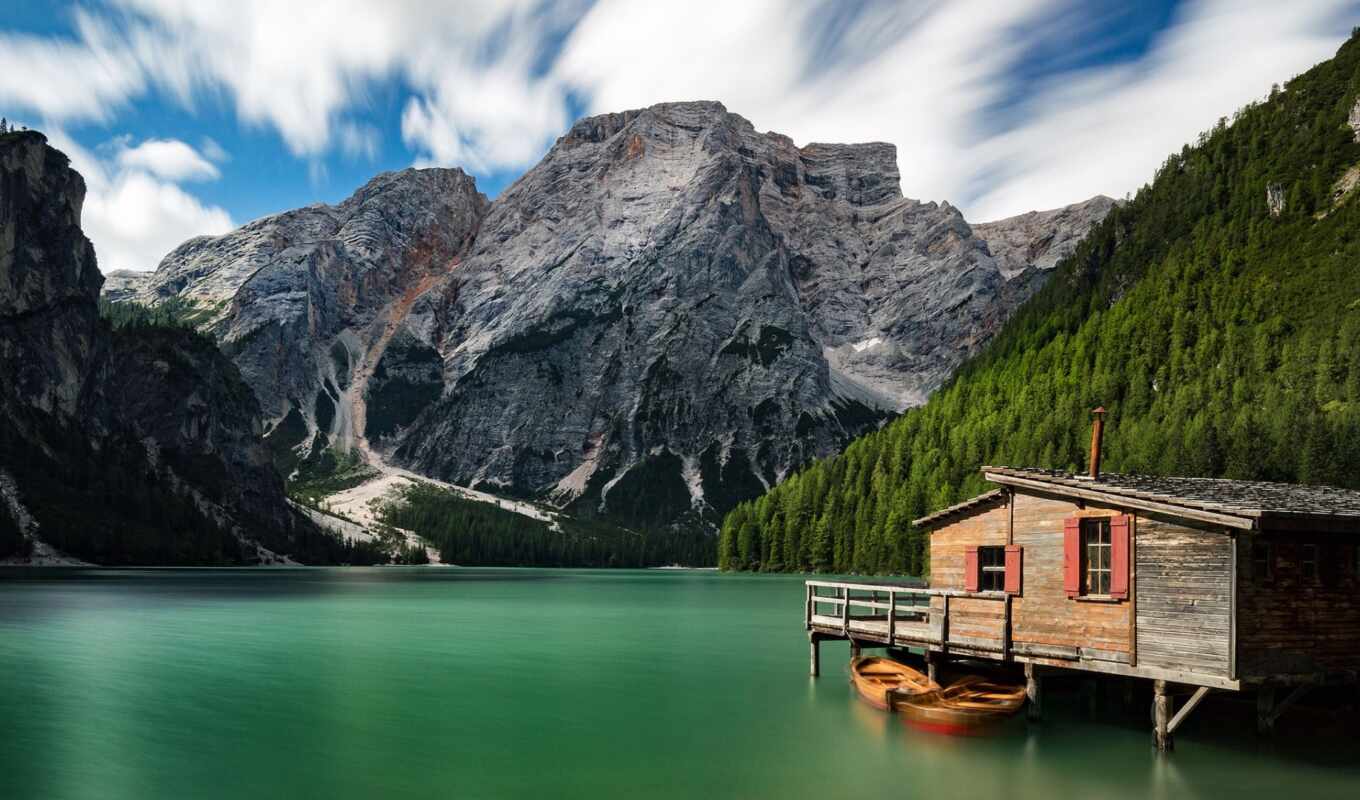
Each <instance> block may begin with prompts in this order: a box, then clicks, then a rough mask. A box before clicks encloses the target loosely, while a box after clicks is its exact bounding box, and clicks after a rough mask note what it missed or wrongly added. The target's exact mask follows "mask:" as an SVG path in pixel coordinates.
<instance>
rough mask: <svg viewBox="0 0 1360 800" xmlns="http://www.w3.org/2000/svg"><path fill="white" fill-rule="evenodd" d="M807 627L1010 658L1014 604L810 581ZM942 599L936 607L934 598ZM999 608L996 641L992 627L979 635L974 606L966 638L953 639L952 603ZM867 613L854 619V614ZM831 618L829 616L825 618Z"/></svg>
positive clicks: (999, 596)
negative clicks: (979, 603) (975, 601)
mask: <svg viewBox="0 0 1360 800" xmlns="http://www.w3.org/2000/svg"><path fill="white" fill-rule="evenodd" d="M806 592H807V594H806V600H805V603H804V611H803V622H804V626H805V627H806V628H807V630H809V631H815V632H817V633H819V634H822V635H830V636H832V637H839V638H845V639H852V640H863V641H866V642H878V643H881V644H887V645H889V646H896V645H903V646H913V645H914V646H920V647H926V648H930V649H934V650H940V651H948V650H950V649H954V650H960V651H971V652H977V653H980V654H981V653H985V654H989V655H993V656H994V657H995V656H997V655H999V656H1000V657H1002V658H1005V657H1007V656H1008V655H1009V653H1010V638H1011V637H1010V632H1011V600H1010V595H1008V594H1006V593H1005V592H969V591H960V590H957V589H930V588H926V587H920V586H909V585H899V584H875V583H847V582H844V581H816V580H812V581H806ZM937 597H938V598H940V602H939V603H938V604H936V603H934V598H937ZM958 600H969V601H973V600H978V601H985V602H986V603H987V604H988V605H990V604H991V603H996V604H997V607H996V609H995V613H987V614H986V615H985V618H989V617H992V616H995V617H996V623H997V624H996V627H995V635H990V634H992V631H991V630H987V629H986V628H991V626H990V625H986V624H985V623H983V624H984V625H985V628H984V629H982V630H978V629H977V628H978V626H979V619H978V618H979V616H982V615H979V614H977V613H976V605H977V604H974V609H973V612H974V613H971V614H969V617H970V619H969V625H968V626H967V627H968V630H967V631H966V634H968V635H958V634H957V633H951V630H950V629H951V627H952V626H951V624H950V623H951V621H952V620H951V616H952V613H951V612H952V611H953V610H954V609H951V601H955V604H954V608H957V607H958V606H957V601H958ZM857 611H858V612H867V613H856V612H857ZM827 612H829V613H827Z"/></svg>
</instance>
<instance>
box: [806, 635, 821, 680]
mask: <svg viewBox="0 0 1360 800" xmlns="http://www.w3.org/2000/svg"><path fill="white" fill-rule="evenodd" d="M808 647H809V648H810V649H811V651H812V653H811V655H812V665H811V669H810V671H811V674H812V677H814V678H816V677H817V676H819V675H821V674H822V637H820V636H818V635H817V633H816V632H815V631H809V632H808Z"/></svg>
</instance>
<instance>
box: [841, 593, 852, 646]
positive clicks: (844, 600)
mask: <svg viewBox="0 0 1360 800" xmlns="http://www.w3.org/2000/svg"><path fill="white" fill-rule="evenodd" d="M841 634H842V635H844V636H845V637H846V638H849V637H850V589H849V587H846V586H842V587H841Z"/></svg>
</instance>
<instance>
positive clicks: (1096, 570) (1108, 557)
mask: <svg viewBox="0 0 1360 800" xmlns="http://www.w3.org/2000/svg"><path fill="white" fill-rule="evenodd" d="M1080 530H1081V533H1080V537H1079V539H1078V545H1079V548H1080V557H1081V586H1080V592H1079V596H1080V597H1095V598H1102V599H1104V598H1109V597H1111V596H1112V595H1111V594H1110V587H1111V586H1112V585H1113V577H1114V530H1113V524H1112V520H1111V519H1110V518H1109V517H1085V518H1083V519H1082V520H1081V527H1080ZM1093 537H1094V538H1095V539H1096V541H1094V542H1093V541H1092V538H1093ZM1102 539H1103V541H1101V540H1102ZM1093 550H1094V551H1095V552H1096V553H1098V554H1100V555H1099V557H1098V558H1097V559H1096V565H1095V566H1092V564H1091V555H1092V551H1093ZM1093 578H1094V579H1095V583H1094V585H1093V582H1092V579H1093ZM1102 579H1103V581H1104V585H1103V587H1102V586H1101V585H1100V583H1101V580H1102ZM1102 588H1103V589H1104V591H1099V590H1100V589H1102Z"/></svg>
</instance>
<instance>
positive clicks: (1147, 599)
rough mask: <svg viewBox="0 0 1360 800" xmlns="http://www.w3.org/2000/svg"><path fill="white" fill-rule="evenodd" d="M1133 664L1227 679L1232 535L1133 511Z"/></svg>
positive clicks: (1229, 654)
mask: <svg viewBox="0 0 1360 800" xmlns="http://www.w3.org/2000/svg"><path fill="white" fill-rule="evenodd" d="M1134 526H1135V533H1134V546H1133V550H1134V552H1133V556H1134V573H1135V575H1136V576H1137V582H1138V600H1137V603H1138V605H1137V611H1136V616H1137V624H1136V626H1135V629H1136V631H1137V642H1138V649H1137V654H1138V664H1139V665H1140V666H1150V667H1165V668H1167V669H1178V670H1187V671H1191V672H1199V673H1204V674H1208V675H1219V676H1222V677H1228V674H1229V670H1230V666H1231V665H1230V660H1231V653H1232V643H1231V641H1232V640H1231V624H1232V621H1231V610H1232V608H1231V606H1232V546H1233V545H1232V539H1231V538H1229V536H1228V535H1227V534H1226V533H1222V532H1216V531H1206V530H1196V529H1193V528H1188V527H1185V526H1183V525H1179V524H1176V523H1173V522H1170V521H1168V520H1164V519H1157V518H1150V517H1146V516H1139V517H1138V518H1137V519H1136V521H1135V523H1134Z"/></svg>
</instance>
